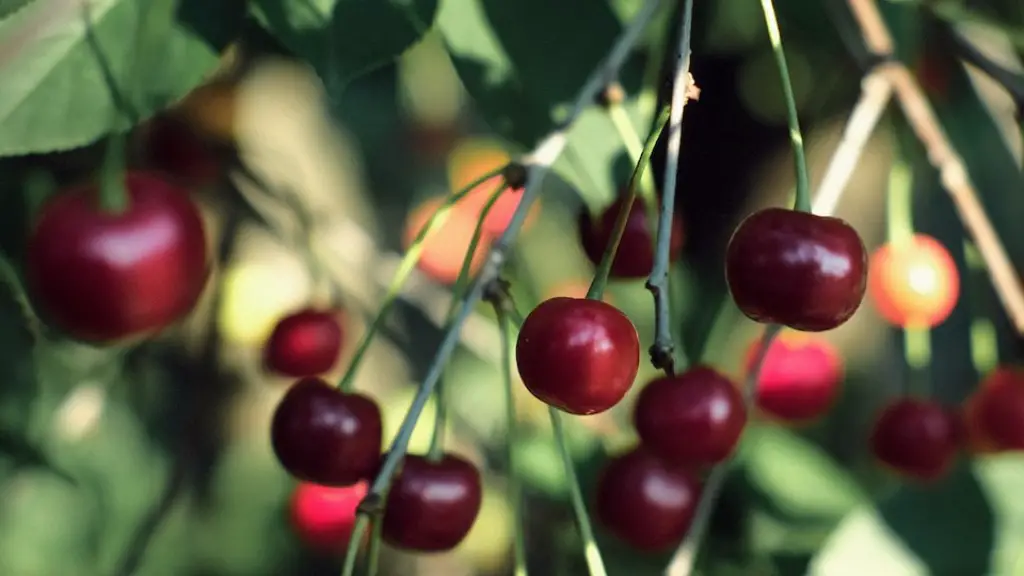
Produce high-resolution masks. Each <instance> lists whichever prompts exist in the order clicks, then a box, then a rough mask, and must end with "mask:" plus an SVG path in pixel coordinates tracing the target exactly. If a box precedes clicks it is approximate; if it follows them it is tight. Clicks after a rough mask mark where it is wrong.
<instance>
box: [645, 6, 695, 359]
mask: <svg viewBox="0 0 1024 576" xmlns="http://www.w3.org/2000/svg"><path fill="white" fill-rule="evenodd" d="M682 12H683V13H682V19H681V21H680V23H679V28H680V30H679V49H678V50H677V52H676V54H677V55H676V61H675V64H674V66H675V74H674V80H673V82H672V98H671V103H670V107H669V118H668V138H667V142H666V144H665V179H664V181H663V182H662V193H661V207H660V211H659V213H658V233H657V236H656V239H655V244H654V246H655V250H654V266H652V267H651V274H650V276H649V277H648V278H647V283H646V287H647V290H648V291H650V293H651V296H652V297H653V298H654V343H653V344H652V345H651V348H650V355H651V364H653V365H654V367H655V368H658V369H661V370H664V371H665V373H666V374H668V375H669V376H672V375H673V374H675V362H674V360H673V352H674V348H675V345H674V344H673V341H672V310H671V309H672V303H671V302H670V301H669V290H668V271H669V265H670V262H669V259H670V256H671V255H670V251H671V247H672V218H673V216H674V213H675V202H676V188H677V180H678V176H679V152H680V149H681V147H682V142H683V109H684V108H685V107H686V103H687V101H688V100H689V93H690V90H691V88H692V86H691V84H692V80H693V79H692V77H691V76H690V35H691V34H690V29H691V22H692V20H693V0H686V1H685V2H684V3H683V11H682Z"/></svg>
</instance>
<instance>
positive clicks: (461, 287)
mask: <svg viewBox="0 0 1024 576" xmlns="http://www.w3.org/2000/svg"><path fill="white" fill-rule="evenodd" d="M505 185H506V182H505V179H504V178H502V179H501V181H500V182H498V185H497V187H495V189H494V192H491V196H490V198H488V199H487V203H486V204H484V207H483V209H482V210H481V211H480V215H479V217H478V219H477V223H476V228H474V229H473V237H472V238H471V239H470V241H469V247H468V248H467V249H466V255H465V256H464V257H463V258H462V267H461V268H460V269H459V275H458V277H457V278H456V279H455V286H454V287H453V288H452V303H451V305H450V306H449V307H448V314H447V315H446V316H445V323H446V324H447V323H448V322H451V321H452V318H453V317H454V316H455V312H457V311H458V309H459V306H458V303H459V302H460V301H461V300H462V297H463V296H465V293H466V288H467V287H468V286H469V281H470V279H471V278H472V273H471V270H472V267H473V260H474V259H475V258H474V256H475V255H476V249H477V246H479V245H480V240H481V239H483V236H484V222H485V221H486V220H487V215H488V214H490V213H491V209H492V208H494V205H495V204H497V203H498V200H500V199H501V195H502V194H504V192H505ZM447 388H448V387H447V386H445V383H444V379H443V378H442V379H441V380H440V381H439V382H438V383H437V389H436V390H434V395H435V399H436V404H437V406H436V409H435V411H434V431H433V435H432V436H431V438H430V449H429V450H428V451H427V458H428V459H429V460H431V461H433V462H438V461H440V460H441V458H442V457H443V456H444V428H445V423H446V422H447V421H448V394H447Z"/></svg>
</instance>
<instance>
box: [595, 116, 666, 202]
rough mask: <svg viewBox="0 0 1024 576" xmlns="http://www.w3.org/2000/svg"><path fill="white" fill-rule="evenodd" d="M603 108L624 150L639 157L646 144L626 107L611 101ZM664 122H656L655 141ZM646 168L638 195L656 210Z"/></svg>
mask: <svg viewBox="0 0 1024 576" xmlns="http://www.w3.org/2000/svg"><path fill="white" fill-rule="evenodd" d="M666 108H667V107H666ZM605 110H606V111H607V112H608V118H609V119H610V120H611V121H612V125H613V126H615V131H616V132H617V133H618V134H619V138H620V139H622V144H623V145H624V146H625V147H626V151H627V152H628V153H629V156H630V157H631V158H640V157H641V156H642V154H643V152H644V150H645V149H646V146H645V144H644V142H642V141H641V140H640V135H639V134H637V131H636V126H634V125H633V120H632V119H630V117H629V113H628V112H626V107H625V106H623V105H622V103H621V102H617V101H613V102H609V103H608V104H607V105H605ZM659 121H660V118H659ZM667 121H668V116H666V117H665V122H667ZM665 122H656V124H660V125H659V126H658V127H657V128H656V130H657V132H656V133H655V138H654V139H655V142H657V137H658V135H660V134H661V129H662V127H663V126H664V125H665ZM652 148H653V146H652ZM649 157H650V154H648V158H649ZM647 162H650V160H647ZM646 169H647V167H646V166H645V167H644V171H643V173H642V174H643V175H642V176H641V177H640V186H639V191H640V197H641V198H643V199H644V200H645V201H646V202H647V204H648V206H649V207H650V208H651V209H653V210H657V208H656V205H655V202H656V200H657V197H656V196H655V194H654V177H653V176H652V175H651V173H650V172H648V171H646ZM653 213H656V212H653ZM653 213H652V214H653ZM654 221H655V219H654V218H652V219H651V222H654Z"/></svg>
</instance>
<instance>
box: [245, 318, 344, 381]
mask: <svg viewBox="0 0 1024 576" xmlns="http://www.w3.org/2000/svg"><path fill="white" fill-rule="evenodd" d="M341 342H342V331H341V324H340V323H339V322H338V312H337V311H334V310H330V311H328V310H312V309H306V310H299V311H298V312H294V313H292V314H289V315H288V316H285V317H284V318H282V319H281V320H280V321H279V322H278V323H277V325H276V326H275V327H274V330H273V332H271V334H270V338H269V340H268V341H267V345H266V346H265V347H264V350H263V364H264V365H265V366H266V367H267V370H270V371H271V372H274V373H276V374H280V375H282V376H291V377H293V378H301V377H304V376H317V375H320V374H323V373H325V372H328V371H330V369H331V368H333V367H334V364H335V363H336V362H337V361H338V357H339V356H340V355H341Z"/></svg>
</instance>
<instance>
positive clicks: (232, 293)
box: [217, 264, 306, 346]
mask: <svg viewBox="0 0 1024 576" xmlns="http://www.w3.org/2000/svg"><path fill="white" fill-rule="evenodd" d="M222 282H223V293H222V300H221V304H220V309H219V310H217V323H218V327H219V328H220V331H221V334H222V335H223V337H224V339H225V341H226V342H228V343H231V344H237V345H243V346H260V345H262V344H263V342H264V341H266V339H267V338H268V337H269V336H270V332H271V331H272V330H273V329H274V325H275V324H277V321H278V320H280V319H281V317H282V316H284V315H285V314H286V313H287V312H289V311H290V310H292V309H293V308H294V307H295V306H297V305H298V304H299V303H300V302H301V298H302V296H303V295H304V293H305V291H306V286H305V284H306V280H305V278H303V277H302V276H301V275H292V274H282V273H281V269H280V268H279V267H275V266H267V265H260V264H244V265H238V266H235V267H232V268H229V269H227V270H225V272H224V277H223V279H222Z"/></svg>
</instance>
